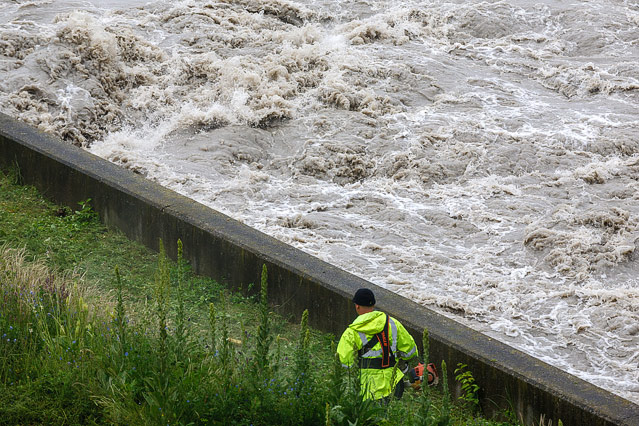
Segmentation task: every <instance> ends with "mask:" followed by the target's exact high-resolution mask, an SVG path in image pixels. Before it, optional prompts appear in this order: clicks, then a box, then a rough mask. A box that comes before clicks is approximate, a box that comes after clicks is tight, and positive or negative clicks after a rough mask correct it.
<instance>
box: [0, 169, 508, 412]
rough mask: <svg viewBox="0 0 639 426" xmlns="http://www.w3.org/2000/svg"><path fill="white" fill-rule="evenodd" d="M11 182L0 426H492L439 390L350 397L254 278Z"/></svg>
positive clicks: (351, 389)
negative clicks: (379, 399)
mask: <svg viewBox="0 0 639 426" xmlns="http://www.w3.org/2000/svg"><path fill="white" fill-rule="evenodd" d="M15 180H16V179H15V178H14V176H13V175H11V174H9V175H3V174H0V246H1V249H0V337H1V338H2V340H1V341H0V425H40V424H43V425H44V424H56V425H93V424H96V425H104V424H122V425H130V424H136V425H137V424H141V425H145V424H148V425H156V424H157V425H160V424H198V425H199V424H211V425H212V424H220V425H222V424H224V425H228V424H237V425H249V424H254V425H274V424H290V425H299V424H308V425H318V424H319V425H323V424H332V425H342V424H343V425H348V424H358V425H363V424H385V425H401V424H405V425H416V424H441V425H445V424H452V425H498V424H506V423H499V422H493V421H489V420H487V419H484V418H481V417H476V416H475V415H474V413H473V407H469V406H467V405H464V404H463V403H453V404H452V405H451V401H450V400H449V398H450V397H449V395H448V393H447V391H446V390H445V388H444V386H445V385H444V384H442V385H440V387H438V388H436V389H429V391H428V392H419V393H415V392H413V391H411V390H410V389H408V390H407V392H406V393H405V395H404V398H402V400H400V401H392V402H391V403H390V404H388V405H387V406H380V405H379V404H377V403H374V402H373V403H370V402H366V401H362V399H361V398H360V396H359V392H358V391H357V385H358V378H357V376H356V374H355V373H356V370H351V371H350V372H349V371H346V370H344V369H343V368H342V367H341V365H340V364H339V362H338V361H336V358H335V357H334V345H335V340H336V339H335V337H334V336H332V335H329V334H325V333H320V332H318V331H316V330H311V329H309V328H308V326H307V323H306V319H307V316H306V315H305V316H304V318H303V320H302V323H301V324H289V323H287V322H286V321H285V320H284V319H283V318H282V317H280V316H278V315H276V314H275V313H273V312H271V311H270V309H269V308H268V306H267V305H266V303H265V300H266V293H267V291H268V286H267V282H268V279H267V277H268V271H267V270H266V269H264V270H263V271H262V273H263V279H262V282H261V283H256V284H259V285H260V288H261V293H260V294H259V295H258V296H256V297H254V298H247V297H244V296H242V295H240V294H237V293H233V292H230V291H228V290H227V289H225V288H224V287H223V286H221V285H220V284H218V283H216V282H215V281H213V280H210V279H208V278H203V277H198V276H195V275H193V274H192V273H191V272H190V270H189V268H188V265H186V264H185V262H183V261H181V260H180V261H178V262H170V261H168V260H167V259H166V258H165V256H164V255H163V251H161V252H160V253H159V254H158V253H154V252H151V251H149V250H148V249H146V248H145V247H143V246H141V245H139V244H137V243H134V242H131V241H129V240H128V239H127V238H125V237H124V236H123V235H122V234H121V233H119V232H116V231H112V230H108V229H106V228H105V227H104V226H103V225H102V224H100V222H99V221H98V220H97V217H96V216H95V214H94V213H93V212H92V211H91V209H90V202H89V201H88V202H86V203H82V204H81V205H79V206H78V207H77V208H76V209H68V208H63V207H59V206H56V205H54V204H52V203H50V202H48V201H45V200H44V199H43V198H42V197H41V196H40V194H38V192H37V191H36V190H35V189H33V188H31V187H27V186H20V185H17V184H15ZM167 243H168V242H167ZM170 243H171V244H180V243H179V242H170ZM178 252H181V247H178Z"/></svg>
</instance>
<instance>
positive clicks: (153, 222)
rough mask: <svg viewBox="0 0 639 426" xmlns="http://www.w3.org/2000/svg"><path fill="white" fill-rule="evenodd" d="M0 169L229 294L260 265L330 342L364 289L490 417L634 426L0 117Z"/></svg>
mask: <svg viewBox="0 0 639 426" xmlns="http://www.w3.org/2000/svg"><path fill="white" fill-rule="evenodd" d="M0 167H2V168H5V169H6V168H8V167H18V168H19V170H20V174H21V176H22V179H23V181H24V183H25V184H30V185H34V186H36V187H37V188H38V189H39V190H40V191H41V192H42V193H43V194H44V195H45V196H47V197H48V198H50V199H52V200H54V201H56V202H57V203H61V204H65V205H68V206H70V207H72V208H77V207H78V202H80V201H84V200H86V199H88V198H91V206H92V207H93V209H94V210H95V211H96V212H98V214H99V215H100V217H101V219H102V220H103V221H104V222H105V223H106V224H107V225H108V226H111V227H115V228H118V229H120V230H122V231H123V232H124V233H125V234H126V235H127V236H128V237H129V238H131V239H134V240H137V241H139V242H141V243H143V244H145V245H147V246H149V247H151V248H152V249H157V248H158V241H159V239H162V240H163V241H165V243H166V244H165V245H166V249H167V253H168V254H169V255H170V256H172V257H175V255H176V253H175V252H176V244H175V242H176V241H177V240H178V239H181V240H182V242H183V244H184V257H185V258H186V259H187V260H188V261H189V262H190V263H191V264H192V266H193V269H194V271H196V272H197V273H199V274H202V275H207V276H211V277H213V278H215V279H217V280H218V281H221V282H225V283H227V284H228V285H231V286H233V287H235V288H247V286H248V284H250V283H259V282H260V274H261V270H262V265H263V264H266V265H267V268H268V272H269V302H270V303H271V304H272V305H273V306H275V307H277V309H278V310H279V311H280V312H281V313H283V314H285V315H290V316H291V317H292V318H293V319H294V320H299V318H300V317H301V313H302V312H303V310H304V309H308V310H309V323H310V325H311V326H313V327H315V328H317V329H320V330H324V331H327V332H331V333H334V334H335V335H336V336H339V335H340V334H341V332H342V331H343V330H344V328H345V327H346V326H347V325H348V324H349V323H350V322H351V321H352V320H353V319H354V317H355V312H354V309H353V306H352V304H351V302H350V298H351V295H352V294H353V293H354V292H355V290H356V289H358V288H360V287H364V286H366V287H369V288H372V289H373V290H374V291H375V293H376V295H377V299H378V307H379V308H380V309H381V310H384V311H386V312H388V313H390V314H391V315H393V316H394V317H396V318H398V319H400V321H401V322H402V323H403V324H404V325H405V326H406V327H407V329H408V330H409V331H410V332H411V333H412V334H413V336H414V337H415V339H416V341H418V342H420V343H421V334H422V331H423V329H424V328H425V327H427V328H428V330H430V350H431V357H430V358H431V361H435V362H436V363H437V364H438V365H439V364H440V362H441V360H445V361H446V363H447V365H448V366H449V377H450V378H451V379H452V371H453V370H454V368H455V366H456V365H457V363H459V362H463V363H465V364H467V365H468V366H469V370H470V371H471V372H472V373H473V376H474V377H475V379H476V381H477V383H478V384H479V385H480V386H481V389H482V390H481V392H482V393H481V395H480V396H481V398H482V401H484V402H483V404H484V409H485V410H486V411H488V412H490V411H492V410H493V409H494V408H496V407H500V408H508V407H512V408H514V409H515V410H516V411H517V413H519V415H520V416H521V417H522V418H523V420H524V421H525V423H526V424H533V423H536V422H538V421H539V418H540V415H541V414H543V415H544V416H545V418H546V419H553V420H554V423H553V424H555V425H556V424H557V419H561V420H562V421H563V423H564V425H575V426H584V425H639V406H637V405H635V404H633V403H631V402H629V401H626V400H624V399H622V398H619V397H617V396H615V395H613V394H611V393H609V392H606V391H604V390H602V389H600V388H597V387H595V386H593V385H591V384H589V383H586V382H585V381H583V380H580V379H578V378H576V377H574V376H571V375H569V374H566V373H564V372H562V371H560V370H558V369H556V368H554V367H551V366H549V365H547V364H545V363H543V362H541V361H539V360H537V359H534V358H532V357H530V356H527V355H525V354H523V353H522V352H519V351H517V350H515V349H513V348H510V347H508V346H506V345H504V344H502V343H500V342H498V341H496V340H494V339H491V338H489V337H486V336H484V335H482V334H480V333H477V332H475V331H473V330H471V329H469V328H467V327H465V326H463V325H461V324H459V323H457V322H455V321H452V320H450V319H448V318H446V317H443V316H441V315H438V314H437V313H435V312H433V311H431V310H429V309H427V308H424V307H422V306H419V305H417V304H416V303H413V302H412V301H409V300H406V299H405V298H403V297H400V296H398V295H396V294H394V293H391V292H389V291H387V290H384V289H382V288H379V287H376V286H375V285H373V284H371V283H369V282H367V281H365V280H362V279H360V278H358V277H356V276H354V275H351V274H349V273H347V272H345V271H343V270H341V269H338V268H336V267H334V266H332V265H329V264H327V263H325V262H322V261H320V260H318V259H316V258H314V257H312V256H310V255H308V254H305V253H303V252H301V251H299V250H297V249H294V248H292V247H290V246H288V245H286V244H284V243H281V242H279V241H277V240H275V239H273V238H271V237H269V236H266V235H264V234H262V233H260V232H258V231H256V230H254V229H252V228H249V227H247V226H245V225H243V224H241V223H239V222H236V221H234V220H232V219H231V218H229V217H227V216H225V215H223V214H221V213H219V212H216V211H214V210H212V209H209V208H207V207H205V206H203V205H201V204H199V203H197V202H194V201H192V200H190V199H188V198H186V197H183V196H180V195H178V194H176V193H175V192H173V191H170V190H168V189H165V188H163V187H161V186H159V185H157V184H155V183H152V182H149V181H147V180H146V179H144V178H143V177H141V176H139V175H136V174H134V173H133V172H130V171H128V170H125V169H122V168H120V167H118V166H115V165H113V164H111V163H109V162H107V161H104V160H102V159H100V158H98V157H95V156H93V155H91V154H90V153H88V152H86V151H83V150H81V149H79V148H76V147H73V146H70V145H68V144H64V143H62V142H60V141H58V140H56V139H54V138H51V137H49V136H46V135H44V134H42V133H40V132H38V131H36V130H34V129H33V128H31V127H29V126H26V125H24V124H21V123H19V122H17V121H15V120H13V119H11V118H9V117H7V116H6V115H3V114H0ZM451 383H452V380H451ZM453 390H455V387H454V386H453ZM457 391H458V388H457Z"/></svg>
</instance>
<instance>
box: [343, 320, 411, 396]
mask: <svg viewBox="0 0 639 426" xmlns="http://www.w3.org/2000/svg"><path fill="white" fill-rule="evenodd" d="M385 325H386V314H385V313H383V312H380V311H373V312H368V313H366V314H363V315H359V316H358V317H357V318H356V319H355V321H353V323H352V324H351V325H349V326H348V328H347V329H346V330H345V331H344V333H343V334H342V337H341V338H340V340H339V343H338V345H337V354H338V355H339V358H340V361H341V362H342V364H343V365H344V366H345V367H350V366H352V365H353V362H354V359H355V354H356V353H357V352H358V351H359V350H361V349H362V348H363V347H364V346H365V345H366V344H367V343H368V341H369V340H370V339H376V338H375V335H376V334H377V333H380V332H381V331H382V330H383V329H384V326H385ZM388 334H389V345H390V349H391V353H393V354H394V356H395V358H396V359H398V360H399V359H404V360H408V359H410V358H412V357H414V356H416V355H417V345H415V340H413V337H412V336H411V335H410V334H409V333H408V331H406V329H405V328H404V326H403V325H402V324H401V323H400V322H399V321H397V320H396V319H394V318H393V317H390V319H389V327H388ZM374 358H382V349H381V345H380V343H379V342H377V343H376V344H375V346H373V347H372V348H371V349H370V350H368V351H367V352H366V353H364V354H362V355H361V359H362V361H364V365H366V360H367V359H374ZM393 367H394V364H393V363H391V365H390V367H388V368H362V369H361V383H362V392H363V393H364V398H365V399H371V398H374V399H379V398H383V397H385V396H387V395H389V394H390V393H391V391H392V390H393V388H394V387H395V385H397V383H399V381H400V380H402V378H403V377H404V374H403V373H402V372H401V371H399V370H397V371H396V373H395V380H394V382H393V383H391V380H392V378H393V377H392V376H393Z"/></svg>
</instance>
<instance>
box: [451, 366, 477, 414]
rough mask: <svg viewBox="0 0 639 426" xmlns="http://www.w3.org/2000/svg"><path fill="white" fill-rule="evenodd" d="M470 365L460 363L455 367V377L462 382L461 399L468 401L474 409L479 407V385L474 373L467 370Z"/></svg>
mask: <svg viewBox="0 0 639 426" xmlns="http://www.w3.org/2000/svg"><path fill="white" fill-rule="evenodd" d="M467 368H468V365H466V364H464V363H461V362H460V363H458V364H457V368H456V369H455V379H456V380H457V381H458V382H459V383H461V390H462V395H461V396H460V397H459V399H461V400H463V401H465V402H467V403H468V404H470V405H471V407H473V409H475V410H478V409H479V385H478V384H477V383H475V378H474V377H473V374H472V373H471V372H470V371H469V370H467Z"/></svg>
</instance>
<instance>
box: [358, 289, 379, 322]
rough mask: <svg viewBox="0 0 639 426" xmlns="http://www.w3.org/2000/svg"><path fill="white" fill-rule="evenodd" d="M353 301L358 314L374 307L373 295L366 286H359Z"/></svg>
mask: <svg viewBox="0 0 639 426" xmlns="http://www.w3.org/2000/svg"><path fill="white" fill-rule="evenodd" d="M353 303H354V304H355V310H356V311H357V314H358V315H362V314H365V313H367V312H371V311H372V310H373V309H375V295H374V294H373V292H372V291H371V290H369V289H367V288H360V289H359V290H357V291H356V292H355V295H354V296H353Z"/></svg>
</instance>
